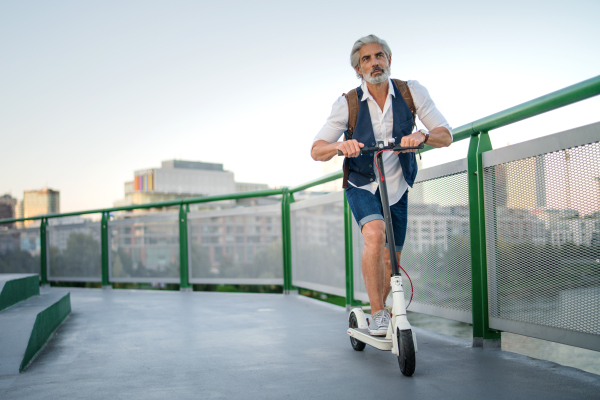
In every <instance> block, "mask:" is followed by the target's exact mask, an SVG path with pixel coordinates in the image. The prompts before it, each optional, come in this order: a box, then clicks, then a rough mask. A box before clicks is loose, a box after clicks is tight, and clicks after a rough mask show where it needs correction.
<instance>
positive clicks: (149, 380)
mask: <svg viewBox="0 0 600 400" xmlns="http://www.w3.org/2000/svg"><path fill="white" fill-rule="evenodd" d="M47 290H56V289H54V288H51V289H47ZM70 291H71V303H72V310H73V311H72V314H71V316H70V317H69V318H68V319H67V320H66V322H65V323H64V324H63V325H62V326H61V327H60V328H59V329H58V330H57V333H56V335H55V336H54V337H53V338H52V339H51V340H50V341H49V343H48V345H47V346H46V348H45V349H43V350H42V352H41V353H40V354H39V356H38V357H37V359H35V360H34V362H33V363H32V364H31V365H30V367H29V368H28V369H27V370H26V371H25V372H24V373H22V374H20V375H16V376H15V375H13V376H3V377H0V398H5V399H9V398H14V399H40V398H44V399H55V398H56V399H58V398H86V399H96V398H103V399H104V398H126V399H137V398H140V399H142V398H143V399H151V398H161V399H163V398H176V399H187V398H194V399H199V398H211V399H213V398H214V399H220V398H223V399H231V398H244V399H271V398H273V399H282V398H290V399H297V398H303V399H308V398H317V399H321V398H328V399H342V398H343V399H361V400H364V399H374V398H378V399H388V398H399V397H400V396H403V397H406V398H410V399H430V398H431V399H432V398H436V399H439V398H459V396H460V398H461V399H481V398H490V399H493V398H511V399H513V398H527V399H538V398H539V399H544V400H548V399H564V398H592V397H595V396H597V395H598V393H600V376H598V375H594V374H590V373H586V372H583V371H581V370H578V369H575V368H570V367H564V366H561V365H558V364H555V363H552V362H548V361H540V360H535V359H532V358H529V357H526V356H522V355H518V354H514V353H510V352H506V351H500V350H496V351H493V350H483V349H481V348H474V347H472V346H471V343H470V342H468V341H466V340H461V339H456V338H453V337H450V336H444V335H440V334H437V333H433V332H431V331H427V330H423V329H419V328H415V330H416V332H417V335H418V336H417V337H418V348H419V352H418V353H417V369H416V372H415V374H414V376H413V377H412V378H406V377H404V376H402V375H401V373H400V371H399V368H398V362H397V358H396V357H395V356H393V355H392V354H390V353H389V352H382V351H379V350H376V349H374V348H371V347H368V346H367V348H366V349H365V350H364V351H363V352H356V351H354V350H352V348H351V347H350V342H349V339H348V336H347V334H346V327H347V326H348V325H347V314H346V312H345V310H344V309H343V308H341V307H336V306H333V305H329V304H326V303H322V302H319V301H316V300H312V299H308V298H305V297H302V296H295V295H288V296H284V295H279V294H248V293H214V292H192V293H184V292H171V291H142V290H100V289H70Z"/></svg>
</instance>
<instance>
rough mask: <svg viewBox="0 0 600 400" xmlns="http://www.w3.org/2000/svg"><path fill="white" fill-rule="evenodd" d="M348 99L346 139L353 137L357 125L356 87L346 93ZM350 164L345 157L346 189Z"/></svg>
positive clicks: (343, 185)
mask: <svg viewBox="0 0 600 400" xmlns="http://www.w3.org/2000/svg"><path fill="white" fill-rule="evenodd" d="M344 96H345V97H346V101H347V102H348V136H347V137H344V140H350V139H352V135H353V134H354V128H355V127H356V121H357V120H358V93H357V92H356V89H352V90H351V91H349V92H348V93H346V94H344ZM349 168H350V165H349V163H348V159H344V179H343V181H342V188H343V189H346V187H347V186H348V172H349Z"/></svg>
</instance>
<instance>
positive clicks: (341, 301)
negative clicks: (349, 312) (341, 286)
mask: <svg viewBox="0 0 600 400" xmlns="http://www.w3.org/2000/svg"><path fill="white" fill-rule="evenodd" d="M298 294H300V295H302V296H306V297H310V298H313V299H317V300H319V301H324V302H326V303H329V304H335V305H336V306H340V307H346V298H345V297H341V296H336V295H334V294H329V293H323V292H317V291H316V290H309V289H302V288H298Z"/></svg>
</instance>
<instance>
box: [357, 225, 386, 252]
mask: <svg viewBox="0 0 600 400" xmlns="http://www.w3.org/2000/svg"><path fill="white" fill-rule="evenodd" d="M362 234H363V237H364V239H365V246H367V247H381V246H383V245H384V244H385V224H384V223H383V221H381V220H379V219H378V220H374V221H370V222H367V223H366V224H365V225H364V226H363V228H362Z"/></svg>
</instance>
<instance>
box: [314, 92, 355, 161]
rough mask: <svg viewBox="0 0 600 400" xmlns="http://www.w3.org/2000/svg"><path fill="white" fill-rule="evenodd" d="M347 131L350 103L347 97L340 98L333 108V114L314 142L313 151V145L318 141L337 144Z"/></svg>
mask: <svg viewBox="0 0 600 400" xmlns="http://www.w3.org/2000/svg"><path fill="white" fill-rule="evenodd" d="M346 129H348V102H347V101H346V97H344V96H340V97H339V98H338V99H337V100H336V101H335V102H334V103H333V105H332V106H331V114H329V117H327V121H325V125H323V127H322V128H321V130H320V131H319V133H317V136H315V138H314V140H313V141H312V143H311V150H312V145H313V144H314V143H315V142H316V141H317V140H324V141H326V142H329V143H333V142H337V141H338V140H339V138H340V137H341V136H342V135H343V133H344V132H345V131H346Z"/></svg>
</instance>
